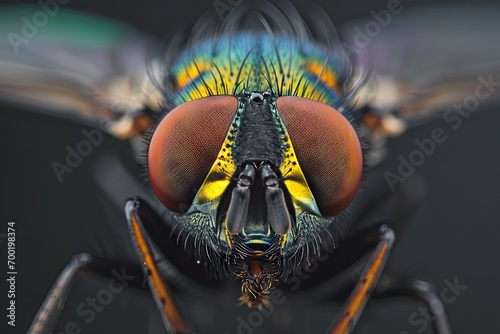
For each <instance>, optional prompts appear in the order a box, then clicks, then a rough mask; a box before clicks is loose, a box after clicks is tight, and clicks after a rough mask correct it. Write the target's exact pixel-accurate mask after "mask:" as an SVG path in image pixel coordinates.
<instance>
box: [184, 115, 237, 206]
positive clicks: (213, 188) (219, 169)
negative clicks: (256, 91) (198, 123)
mask: <svg viewBox="0 0 500 334" xmlns="http://www.w3.org/2000/svg"><path fill="white" fill-rule="evenodd" d="M235 118H236V116H235V117H234V118H233V121H232V122H231V127H230V128H229V131H228V133H227V135H226V139H225V140H224V143H223V144H222V147H221V149H220V151H219V154H218V155H217V159H216V160H215V162H214V163H213V165H212V168H211V169H210V171H209V172H208V175H207V177H206V178H205V181H203V184H202V185H201V187H200V190H199V191H198V193H197V194H196V198H195V199H194V202H193V204H194V205H195V206H205V205H207V204H208V205H209V207H210V210H217V206H218V205H219V202H220V199H221V197H222V195H223V194H224V192H225V191H226V189H227V187H228V186H229V183H230V182H231V177H232V176H233V174H234V172H235V170H236V167H235V165H234V161H233V154H232V146H233V140H234V137H233V136H232V135H231V133H233V132H235V131H236V125H235V124H236V123H235Z"/></svg>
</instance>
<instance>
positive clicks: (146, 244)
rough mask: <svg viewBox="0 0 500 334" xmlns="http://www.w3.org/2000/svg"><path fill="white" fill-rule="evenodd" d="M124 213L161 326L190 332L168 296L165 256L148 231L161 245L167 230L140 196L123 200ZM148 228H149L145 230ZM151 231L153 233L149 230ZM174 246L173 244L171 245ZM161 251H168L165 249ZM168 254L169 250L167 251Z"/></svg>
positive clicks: (167, 239)
mask: <svg viewBox="0 0 500 334" xmlns="http://www.w3.org/2000/svg"><path fill="white" fill-rule="evenodd" d="M125 214H126V216H127V221H128V225H129V229H130V234H131V236H132V238H133V240H134V241H135V244H136V246H137V249H138V252H139V255H140V257H141V259H142V260H143V263H144V270H145V274H146V275H147V278H148V283H149V286H150V288H151V291H152V294H153V298H154V299H155V301H156V303H157V306H158V309H159V311H160V314H161V316H162V319H163V323H164V325H165V328H166V329H167V331H168V332H169V333H175V334H177V333H191V330H190V329H189V327H188V326H187V325H186V323H185V322H184V320H183V319H182V317H181V315H180V313H179V311H178V308H177V307H176V305H175V303H174V300H173V298H172V293H171V292H170V288H169V287H168V285H167V283H166V280H165V273H164V272H165V269H166V268H165V265H166V263H165V259H164V257H163V256H162V254H161V253H160V251H162V252H163V251H165V250H159V249H158V248H157V246H156V244H159V243H156V244H155V242H154V240H153V239H152V237H151V236H150V235H155V236H156V237H157V238H162V239H164V242H163V243H162V244H163V245H167V246H168V245H169V244H170V243H171V242H169V237H170V234H169V233H167V230H165V228H166V225H165V224H162V222H161V220H160V218H159V217H158V216H157V215H156V213H155V212H154V211H153V210H152V209H151V208H150V207H149V206H147V205H146V203H144V202H143V201H142V200H141V199H140V198H138V197H135V198H131V199H129V200H128V201H127V203H126V204H125ZM148 230H149V231H148ZM153 233H154V234H153ZM171 246H172V249H171V250H174V249H176V248H177V245H171ZM163 254H169V253H168V251H167V253H163ZM169 256H172V254H169Z"/></svg>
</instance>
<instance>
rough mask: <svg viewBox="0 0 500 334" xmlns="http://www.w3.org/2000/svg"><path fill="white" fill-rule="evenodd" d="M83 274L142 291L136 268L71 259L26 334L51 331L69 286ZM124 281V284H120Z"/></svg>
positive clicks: (91, 259) (83, 256)
mask: <svg viewBox="0 0 500 334" xmlns="http://www.w3.org/2000/svg"><path fill="white" fill-rule="evenodd" d="M87 273H93V274H98V275H100V276H103V277H108V278H111V279H115V280H116V281H117V284H121V285H122V286H125V285H131V286H134V287H137V288H142V287H143V285H144V284H143V283H144V275H143V273H142V269H141V268H140V266H138V265H136V264H130V263H125V262H119V261H112V260H107V259H101V258H95V257H92V256H91V255H89V254H86V253H82V254H78V255H75V256H74V257H73V259H72V260H71V262H70V263H69V264H68V265H67V266H66V267H65V268H64V269H63V271H62V272H61V274H60V275H59V277H58V278H57V280H56V282H55V283H54V285H53V286H52V288H51V290H50V292H49V293H48V295H47V297H46V298H45V301H44V302H43V304H42V306H41V307H40V310H39V311H38V313H37V314H36V316H35V319H34V320H33V322H32V324H31V326H30V328H29V329H28V334H49V333H52V332H53V331H54V328H55V326H56V325H57V321H58V320H59V317H60V315H61V312H62V310H63V308H64V304H65V302H66V300H67V298H68V296H69V294H70V292H71V287H72V285H73V282H74V281H75V279H76V277H77V276H79V275H82V274H87ZM118 277H120V278H119V279H118ZM124 279H126V281H124V282H121V281H120V280H124Z"/></svg>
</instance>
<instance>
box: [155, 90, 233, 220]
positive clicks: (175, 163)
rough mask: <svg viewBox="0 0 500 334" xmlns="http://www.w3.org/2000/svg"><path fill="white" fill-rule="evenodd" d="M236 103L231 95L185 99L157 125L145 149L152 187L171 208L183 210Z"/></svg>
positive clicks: (205, 171) (213, 156) (219, 143)
mask: <svg viewBox="0 0 500 334" xmlns="http://www.w3.org/2000/svg"><path fill="white" fill-rule="evenodd" d="M237 106H238V101H237V99H236V97H234V96H211V97H206V98H202V99H198V100H194V101H190V102H187V103H184V104H182V105H180V106H178V107H177V108H175V109H174V110H172V111H171V112H170V113H169V114H167V116H165V118H163V120H162V121H161V122H160V124H159V125H158V127H157V128H156V130H155V132H154V134H153V137H152V138H151V143H150V145H149V149H148V174H149V179H150V181H151V185H152V186H153V190H154V191H155V193H156V195H157V196H158V197H159V198H160V200H161V201H162V203H163V204H164V205H165V206H166V207H167V208H169V209H170V210H172V211H174V212H183V211H184V212H185V211H186V210H187V208H189V206H190V205H191V202H192V201H193V199H194V196H195V195H196V193H197V191H198V189H199V187H200V186H201V184H202V183H203V181H204V179H205V177H206V176H207V174H208V172H209V171H210V168H211V167H212V164H213V163H214V161H215V160H216V158H217V154H218V153H219V150H220V148H221V146H222V143H223V142H224V139H225V137H226V134H227V130H228V129H229V126H230V124H231V121H232V120H233V117H234V115H235V113H236V109H237Z"/></svg>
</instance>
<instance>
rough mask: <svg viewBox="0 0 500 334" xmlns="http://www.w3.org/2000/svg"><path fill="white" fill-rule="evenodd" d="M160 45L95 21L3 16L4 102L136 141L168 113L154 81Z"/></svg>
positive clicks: (0, 62)
mask: <svg viewBox="0 0 500 334" xmlns="http://www.w3.org/2000/svg"><path fill="white" fill-rule="evenodd" d="M155 44H157V43H155V41H154V40H153V39H151V38H148V37H146V36H144V35H143V34H141V33H139V32H138V31H136V30H134V29H132V28H131V27H128V26H126V25H124V24H120V23H116V22H110V21H106V20H103V19H101V18H99V17H96V16H91V15H83V14H80V13H76V12H73V11H67V10H65V11H63V10H59V11H58V12H57V13H55V14H52V15H51V13H49V12H44V11H43V10H42V9H41V7H36V6H17V7H6V8H2V9H0V99H1V100H4V101H8V102H11V103H14V104H18V105H22V106H24V107H27V109H29V110H33V111H36V112H44V113H49V114H54V115H57V116H61V117H65V118H69V119H72V120H76V121H78V122H81V123H85V124H89V125H92V126H99V127H101V128H102V129H104V130H107V131H108V132H110V133H111V134H112V135H114V136H116V137H118V138H132V137H134V136H136V135H138V134H140V133H142V132H143V131H145V130H146V129H147V128H148V127H149V125H150V124H151V123H152V119H151V115H152V114H154V112H159V111H161V108H162V101H163V99H162V93H161V90H160V89H157V87H158V85H156V84H155V83H154V81H155V80H151V79H150V78H152V77H153V78H154V77H155V75H156V74H157V73H156V72H158V71H159V68H155V66H154V62H151V63H149V65H148V60H150V59H152V56H153V55H154V50H153V49H152V48H153V46H154V45H155ZM148 74H149V75H148ZM145 110H148V111H149V110H152V111H153V112H148V113H147V114H146V113H145Z"/></svg>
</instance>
